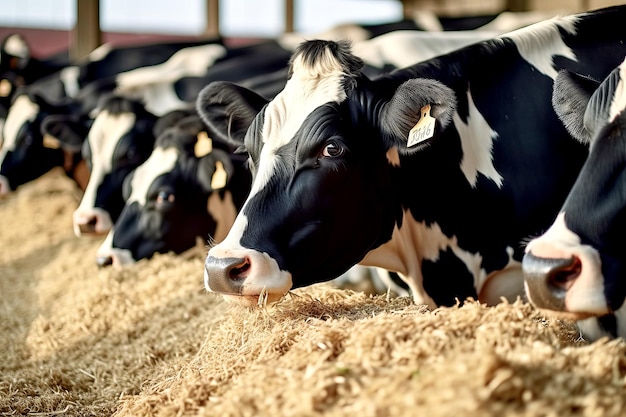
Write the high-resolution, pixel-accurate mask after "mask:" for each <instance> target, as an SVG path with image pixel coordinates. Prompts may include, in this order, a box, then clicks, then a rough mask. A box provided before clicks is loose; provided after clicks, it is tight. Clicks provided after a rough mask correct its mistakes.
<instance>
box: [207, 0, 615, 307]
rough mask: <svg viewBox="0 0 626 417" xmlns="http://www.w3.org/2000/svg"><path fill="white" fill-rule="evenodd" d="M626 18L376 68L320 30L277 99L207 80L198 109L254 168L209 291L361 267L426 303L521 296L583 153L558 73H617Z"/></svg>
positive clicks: (262, 294)
mask: <svg viewBox="0 0 626 417" xmlns="http://www.w3.org/2000/svg"><path fill="white" fill-rule="evenodd" d="M625 17H626V7H612V8H606V9H599V10H596V11H592V12H587V13H581V14H576V15H568V16H561V17H555V18H553V19H549V20H546V21H542V22H539V23H537V24H534V25H530V26H527V27H525V28H522V29H519V30H516V31H513V32H509V33H506V34H503V35H501V36H498V37H496V38H493V39H489V40H485V41H482V42H479V43H476V44H473V45H470V46H467V47H465V48H462V49H459V50H456V51H453V52H451V53H449V54H446V55H442V56H439V57H436V58H433V59H431V60H428V61H426V62H423V63H419V64H416V65H413V66H410V67H407V68H404V69H400V70H396V71H393V72H391V73H389V74H387V75H382V76H380V77H378V78H375V79H369V78H368V77H366V76H364V75H363V73H362V72H361V67H362V61H361V60H360V59H359V58H358V57H356V56H355V55H353V54H352V53H351V52H350V47H349V43H347V42H333V41H323V40H312V41H308V42H305V43H303V44H302V45H301V46H300V47H299V48H298V50H297V51H296V52H295V53H294V55H293V56H292V59H291V61H290V77H289V80H288V81H287V83H286V85H285V88H284V89H283V91H281V92H280V93H279V94H278V95H277V96H276V97H275V98H274V99H273V100H271V101H267V100H265V99H263V98H262V97H260V96H258V95H256V94H255V93H254V92H252V91H249V90H247V89H245V88H242V87H240V86H236V85H233V84H229V83H223V82H216V83H211V84H209V85H207V86H206V87H205V88H204V89H203V90H202V91H201V93H200V94H199V96H198V101H197V108H198V112H199V114H200V115H201V116H202V118H203V120H204V121H205V123H206V124H207V126H208V129H209V132H211V135H212V137H217V138H221V139H225V140H231V141H233V142H235V143H238V144H239V145H240V146H243V148H244V149H246V151H247V152H248V154H249V164H250V168H251V170H252V172H253V174H254V179H253V184H252V188H251V192H250V194H249V196H248V199H247V200H246V202H245V203H244V205H243V207H242V209H241V211H240V212H239V214H238V216H237V218H236V220H235V223H234V224H233V227H232V228H231V230H230V232H229V234H228V236H227V237H226V238H225V239H224V240H223V241H222V242H221V243H219V244H217V245H215V246H213V247H212V248H211V249H210V250H209V252H208V255H207V258H206V261H205V265H204V274H205V287H206V288H207V289H208V290H209V291H213V292H216V293H220V294H222V295H223V296H224V297H225V298H226V299H227V300H229V301H232V302H235V303H241V304H244V305H256V304H257V302H259V301H262V302H274V301H277V300H279V299H280V298H281V297H282V296H283V295H284V294H285V293H287V292H288V291H289V290H290V289H291V288H296V287H302V286H306V285H309V284H313V283H316V282H321V281H327V280H330V279H332V278H334V277H336V276H338V275H339V274H341V273H343V272H344V271H346V270H347V269H348V268H350V267H351V266H353V265H354V264H356V263H361V264H363V265H367V266H376V267H382V268H385V269H387V270H390V271H395V272H397V273H399V274H400V276H402V277H403V279H405V281H406V282H407V284H408V285H409V287H410V289H411V293H412V296H413V300H414V301H415V302H416V303H419V304H426V305H429V306H431V307H435V306H440V305H454V304H455V303H457V301H458V300H464V299H466V298H467V297H474V298H477V299H479V300H480V301H482V302H486V303H488V304H493V303H497V302H500V298H501V297H502V296H504V297H506V298H509V299H511V298H517V297H518V296H520V295H523V293H524V288H523V277H522V271H521V259H522V256H523V252H524V249H523V241H524V239H526V238H527V237H528V236H532V235H536V234H537V233H538V232H539V231H540V230H542V228H544V227H545V226H547V225H548V224H549V223H550V222H551V221H552V218H553V216H554V214H555V213H556V212H557V211H558V209H559V207H560V206H561V204H562V203H563V201H564V199H565V197H566V194H567V191H568V190H569V189H570V188H571V186H572V184H573V183H574V181H575V179H576V176H577V174H578V172H579V170H580V168H581V166H582V164H583V163H584V160H585V158H586V155H587V152H588V149H587V146H586V145H585V144H583V143H580V142H578V141H576V140H575V139H573V138H572V137H571V136H570V134H569V133H568V132H567V131H566V130H565V128H564V127H563V125H562V123H561V122H560V121H559V119H558V117H557V116H556V114H555V113H554V111H553V109H552V107H551V104H550V97H551V94H552V84H553V79H554V78H555V77H556V74H557V72H558V70H560V69H569V70H571V71H576V72H579V73H583V74H588V75H589V76H591V77H594V78H603V77H604V76H606V74H608V73H609V72H610V71H611V70H612V69H613V68H614V67H615V66H616V65H617V64H618V62H619V60H620V57H623V56H624V55H626V45H625V44H624V37H625V36H626V34H625V33H624V31H623V29H622V25H623V21H624V18H625ZM600 28H601V30H600Z"/></svg>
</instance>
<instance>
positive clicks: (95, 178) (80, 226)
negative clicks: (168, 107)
mask: <svg viewBox="0 0 626 417" xmlns="http://www.w3.org/2000/svg"><path fill="white" fill-rule="evenodd" d="M155 120H156V116H154V115H152V114H151V113H149V112H148V111H146V110H145V109H144V107H143V105H142V104H141V103H140V102H138V101H135V100H131V99H127V98H124V97H118V96H115V95H107V96H105V97H104V98H103V99H102V102H101V104H100V106H99V111H98V112H97V115H96V116H95V118H94V120H93V123H92V125H91V127H90V129H89V133H88V135H87V139H86V140H85V142H84V145H83V149H82V156H83V159H84V160H85V161H86V162H87V165H88V166H89V170H90V177H89V183H88V184H87V187H86V188H85V193H84V195H83V198H82V199H81V202H80V204H79V206H78V208H77V209H76V211H74V232H75V234H76V235H77V236H84V235H94V234H95V235H102V234H106V233H108V232H109V230H110V229H111V227H112V226H113V222H114V221H115V220H116V219H117V217H118V216H119V214H120V212H121V211H122V208H123V207H124V199H123V197H122V184H123V182H124V178H125V177H126V176H127V175H128V174H129V173H130V172H131V171H132V170H133V169H135V168H136V167H138V166H139V165H140V164H141V163H143V162H144V161H145V160H146V159H147V158H148V156H149V155H150V153H151V152H152V147H153V145H154V133H153V130H152V129H153V126H154V123H155ZM66 129H67V130H71V126H66Z"/></svg>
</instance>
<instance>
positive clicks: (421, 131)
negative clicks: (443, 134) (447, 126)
mask: <svg viewBox="0 0 626 417" xmlns="http://www.w3.org/2000/svg"><path fill="white" fill-rule="evenodd" d="M420 114H421V117H420V119H419V121H418V122H417V124H415V126H413V128H412V129H411V130H410V131H409V138H408V141H407V143H406V146H407V147H409V148H410V147H411V146H415V145H417V144H418V143H420V142H423V141H425V140H427V139H430V138H432V137H433V135H434V134H435V121H436V119H435V118H434V117H432V116H431V115H430V104H427V105H425V106H424V107H422V108H421V110H420Z"/></svg>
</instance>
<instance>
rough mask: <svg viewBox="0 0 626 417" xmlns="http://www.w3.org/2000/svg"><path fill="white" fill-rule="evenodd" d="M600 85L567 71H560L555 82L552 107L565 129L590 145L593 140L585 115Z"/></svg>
mask: <svg viewBox="0 0 626 417" xmlns="http://www.w3.org/2000/svg"><path fill="white" fill-rule="evenodd" d="M599 84H600V83H599V82H597V81H595V80H593V79H591V78H589V77H585V76H582V75H579V74H575V73H573V72H570V71H566V70H561V71H559V73H558V74H557V76H556V78H555V80H554V86H553V89H552V107H553V108H554V111H555V112H556V115H557V116H558V117H559V119H560V120H561V122H562V123H563V125H564V126H565V129H566V130H567V131H568V132H569V133H570V135H572V136H573V137H574V138H575V139H576V140H578V141H580V142H582V143H589V142H590V141H591V139H592V137H591V133H590V132H589V131H588V130H587V129H586V128H585V121H584V115H585V110H586V109H587V104H588V103H589V100H590V99H591V96H592V94H593V92H594V91H595V90H596V89H597V88H598V85H599ZM604 120H605V119H604Z"/></svg>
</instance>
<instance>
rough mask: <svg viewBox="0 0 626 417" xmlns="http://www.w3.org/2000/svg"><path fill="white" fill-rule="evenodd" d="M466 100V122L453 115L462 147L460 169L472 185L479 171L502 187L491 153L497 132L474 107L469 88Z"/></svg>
mask: <svg viewBox="0 0 626 417" xmlns="http://www.w3.org/2000/svg"><path fill="white" fill-rule="evenodd" d="M467 102H468V109H469V115H468V116H467V124H465V123H464V122H463V120H461V117H460V116H459V114H458V113H457V112H455V113H454V116H453V121H454V126H455V127H456V130H457V131H458V132H459V137H460V138H461V147H462V149H463V159H462V160H461V171H463V174H464V175H465V178H467V181H468V182H469V183H470V184H471V185H472V187H476V182H477V181H478V173H479V172H480V173H481V174H483V175H484V176H486V177H487V178H489V179H490V180H492V181H493V182H494V183H496V185H497V186H498V187H502V183H503V179H502V175H500V173H498V171H497V170H496V168H495V167H494V165H493V155H492V150H493V141H494V140H495V139H497V137H498V134H497V133H496V132H495V131H494V130H492V129H491V127H490V126H489V124H488V123H487V121H486V120H485V118H484V117H483V115H482V114H480V112H479V111H478V109H477V108H476V105H475V104H474V100H473V98H472V94H471V93H470V90H469V89H468V90H467Z"/></svg>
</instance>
